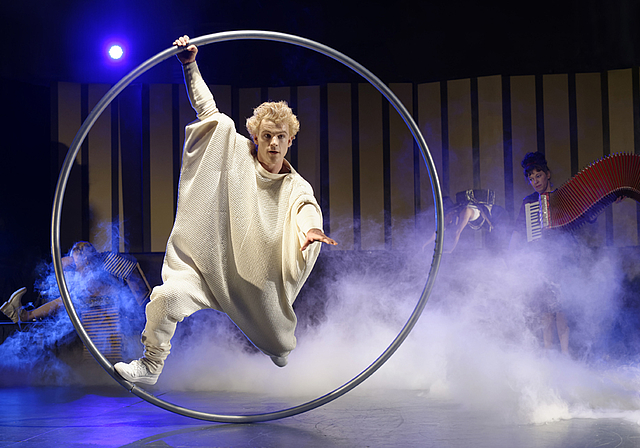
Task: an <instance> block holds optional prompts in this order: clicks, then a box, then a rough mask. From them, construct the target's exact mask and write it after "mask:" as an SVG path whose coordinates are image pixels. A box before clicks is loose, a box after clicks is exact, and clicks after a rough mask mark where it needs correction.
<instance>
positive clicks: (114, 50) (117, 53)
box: [109, 45, 124, 60]
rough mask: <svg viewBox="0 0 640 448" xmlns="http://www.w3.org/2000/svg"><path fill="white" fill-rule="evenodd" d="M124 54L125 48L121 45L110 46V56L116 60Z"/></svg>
mask: <svg viewBox="0 0 640 448" xmlns="http://www.w3.org/2000/svg"><path fill="white" fill-rule="evenodd" d="M123 55H124V50H123V48H122V47H121V46H120V45H111V47H109V57H110V58H111V59H114V60H118V59H120V58H121V57H122V56H123Z"/></svg>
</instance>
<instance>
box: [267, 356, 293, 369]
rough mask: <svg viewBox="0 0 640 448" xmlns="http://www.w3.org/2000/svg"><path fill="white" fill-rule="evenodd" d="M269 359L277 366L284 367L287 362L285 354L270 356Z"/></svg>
mask: <svg viewBox="0 0 640 448" xmlns="http://www.w3.org/2000/svg"><path fill="white" fill-rule="evenodd" d="M271 361H273V363H274V364H275V365H277V366H278V367H284V366H286V365H287V363H288V362H289V361H288V359H287V357H286V356H272V357H271Z"/></svg>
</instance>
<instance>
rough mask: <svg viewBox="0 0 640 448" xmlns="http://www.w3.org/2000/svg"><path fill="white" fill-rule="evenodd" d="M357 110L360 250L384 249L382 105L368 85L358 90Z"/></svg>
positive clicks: (376, 92)
mask: <svg viewBox="0 0 640 448" xmlns="http://www.w3.org/2000/svg"><path fill="white" fill-rule="evenodd" d="M358 90H359V92H358V105H357V106H358V107H359V109H360V114H359V118H360V123H359V124H358V128H359V132H360V218H361V222H360V226H361V248H362V249H363V250H383V249H384V178H383V174H384V167H383V162H382V159H383V156H382V102H381V101H380V93H379V92H378V91H377V90H376V89H375V88H374V87H373V86H371V85H370V84H360V85H359V86H358Z"/></svg>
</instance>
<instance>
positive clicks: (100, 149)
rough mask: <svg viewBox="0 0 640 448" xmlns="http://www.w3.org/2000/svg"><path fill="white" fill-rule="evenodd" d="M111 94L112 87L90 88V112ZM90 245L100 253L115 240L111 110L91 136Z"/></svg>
mask: <svg viewBox="0 0 640 448" xmlns="http://www.w3.org/2000/svg"><path fill="white" fill-rule="evenodd" d="M108 90H109V86H107V85H103V84H93V85H89V87H88V94H89V109H90V110H91V109H93V108H94V106H95V105H96V104H97V102H98V101H100V99H101V98H102V97H103V96H104V94H105V93H106V92H107V91H108ZM88 154H89V207H90V238H89V241H90V242H91V243H92V244H93V245H94V246H95V247H96V248H97V249H98V250H110V249H111V244H112V241H111V240H112V238H111V236H112V235H111V225H112V219H113V217H112V216H111V205H112V198H111V169H112V167H111V107H110V106H109V107H108V108H107V109H105V111H104V112H103V113H102V115H100V117H99V118H98V120H97V121H96V122H95V124H94V125H93V127H92V128H91V132H90V133H89V152H88Z"/></svg>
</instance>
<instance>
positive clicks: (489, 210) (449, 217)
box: [423, 190, 505, 254]
mask: <svg viewBox="0 0 640 448" xmlns="http://www.w3.org/2000/svg"><path fill="white" fill-rule="evenodd" d="M476 196H480V197H476ZM442 201H443V205H444V228H445V229H446V230H447V233H449V232H452V233H451V234H449V235H446V234H445V237H446V238H447V239H446V244H445V247H444V249H443V253H445V254H448V253H452V252H453V251H454V249H455V248H456V246H457V245H458V241H459V240H460V235H461V234H462V231H463V230H464V229H465V228H466V227H469V228H470V229H472V230H481V229H486V230H487V231H488V232H490V233H491V232H494V231H495V230H496V226H495V223H496V221H500V220H496V219H495V217H494V214H495V215H496V216H500V217H504V216H505V214H504V213H503V212H504V209H503V208H502V207H499V206H496V205H495V204H494V192H493V190H465V191H461V192H458V193H457V194H456V202H455V203H454V202H453V201H452V200H451V198H450V197H449V196H445V197H444V198H443V199H442ZM435 239H436V232H433V234H432V235H431V237H430V238H429V239H428V240H427V241H426V242H425V244H424V245H423V249H426V248H427V246H428V245H429V244H432V243H433V242H434V241H435ZM491 241H492V240H491Z"/></svg>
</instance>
